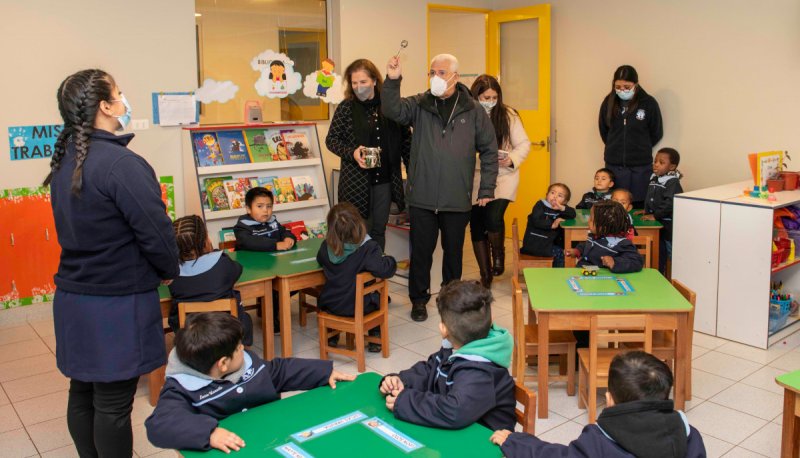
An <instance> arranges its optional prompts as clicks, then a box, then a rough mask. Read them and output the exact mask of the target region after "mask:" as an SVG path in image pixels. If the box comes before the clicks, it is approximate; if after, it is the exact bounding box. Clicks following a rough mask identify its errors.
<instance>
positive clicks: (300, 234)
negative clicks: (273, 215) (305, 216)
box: [283, 221, 308, 240]
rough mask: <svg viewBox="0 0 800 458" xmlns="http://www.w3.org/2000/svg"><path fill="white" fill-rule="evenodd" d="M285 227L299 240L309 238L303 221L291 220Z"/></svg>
mask: <svg viewBox="0 0 800 458" xmlns="http://www.w3.org/2000/svg"><path fill="white" fill-rule="evenodd" d="M283 227H285V228H286V229H288V230H289V231H290V232H291V233H292V235H294V237H295V238H296V239H297V240H308V231H307V230H306V224H305V223H304V222H303V221H289V222H288V223H284V225H283Z"/></svg>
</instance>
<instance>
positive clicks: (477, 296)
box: [380, 280, 516, 430]
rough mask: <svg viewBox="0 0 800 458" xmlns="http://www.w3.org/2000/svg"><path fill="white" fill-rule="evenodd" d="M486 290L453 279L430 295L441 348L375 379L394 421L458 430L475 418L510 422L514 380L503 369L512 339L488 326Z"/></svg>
mask: <svg viewBox="0 0 800 458" xmlns="http://www.w3.org/2000/svg"><path fill="white" fill-rule="evenodd" d="M492 301H493V298H492V293H491V292H490V291H489V290H487V289H486V288H484V287H482V286H481V285H479V284H477V283H475V282H466V281H461V280H454V281H452V282H450V283H448V284H447V285H445V286H444V287H443V288H442V290H441V291H440V292H439V295H438V297H437V298H436V305H437V307H438V309H439V315H440V316H441V317H442V322H441V323H439V332H441V334H442V339H444V340H443V341H442V348H441V349H440V350H439V351H438V352H436V353H434V354H432V355H431V356H430V357H428V361H420V362H418V363H417V364H415V365H413V366H412V367H411V368H410V369H407V370H404V371H401V372H400V373H399V374H389V375H387V376H385V377H384V378H383V380H381V383H380V392H381V393H382V394H383V395H384V396H386V407H387V408H388V409H389V410H391V411H393V412H394V416H395V417H396V418H399V419H400V420H404V421H408V422H411V423H415V424H418V425H423V426H432V427H435V428H444V429H461V428H466V427H467V426H469V425H471V424H472V423H475V422H476V421H477V422H478V423H480V424H482V425H483V426H486V427H487V428H490V429H493V430H494V429H501V428H502V429H513V428H514V425H515V424H516V417H515V416H514V408H515V406H516V400H515V399H514V380H513V379H512V378H511V375H510V374H509V373H508V366H509V365H510V363H511V353H512V351H513V348H514V341H513V339H512V337H511V334H509V333H508V331H507V330H505V329H503V328H500V327H498V326H494V325H492V311H491V304H492Z"/></svg>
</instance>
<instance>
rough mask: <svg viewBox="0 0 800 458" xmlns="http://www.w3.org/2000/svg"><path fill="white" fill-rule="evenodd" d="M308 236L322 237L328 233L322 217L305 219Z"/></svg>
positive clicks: (326, 224)
mask: <svg viewBox="0 0 800 458" xmlns="http://www.w3.org/2000/svg"><path fill="white" fill-rule="evenodd" d="M306 230H307V231H308V236H309V237H311V238H313V239H324V238H325V234H327V233H328V223H327V222H326V221H325V220H324V219H317V220H309V221H306Z"/></svg>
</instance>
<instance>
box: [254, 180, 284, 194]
mask: <svg viewBox="0 0 800 458" xmlns="http://www.w3.org/2000/svg"><path fill="white" fill-rule="evenodd" d="M277 178H278V177H255V178H251V179H250V187H251V188H255V187H259V186H260V187H262V188H267V189H268V190H269V191H270V192H272V193H273V194H275V180H276V179H277Z"/></svg>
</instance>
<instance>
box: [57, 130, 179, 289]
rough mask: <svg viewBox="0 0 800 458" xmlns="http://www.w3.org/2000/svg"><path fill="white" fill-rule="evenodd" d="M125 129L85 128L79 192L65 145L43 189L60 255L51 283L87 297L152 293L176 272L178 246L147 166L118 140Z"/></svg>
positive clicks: (70, 149) (70, 154) (72, 150)
mask: <svg viewBox="0 0 800 458" xmlns="http://www.w3.org/2000/svg"><path fill="white" fill-rule="evenodd" d="M132 138H133V134H127V135H120V136H117V135H114V134H112V133H110V132H106V131H103V130H96V131H94V132H93V133H92V135H91V137H90V143H89V154H88V155H87V156H86V160H85V162H84V164H83V187H82V189H81V194H80V196H76V195H74V194H73V193H72V191H71V187H72V173H73V171H74V170H75V146H74V144H73V143H71V142H70V143H69V144H68V145H67V151H66V153H65V155H64V157H63V159H62V160H61V168H59V170H58V171H56V173H55V174H54V175H53V180H52V182H51V183H50V194H51V199H52V207H53V218H54V219H55V224H56V232H57V233H58V243H59V245H61V261H60V262H59V264H58V272H57V273H56V275H55V284H56V286H57V287H58V289H61V290H63V291H69V292H71V293H78V294H88V295H95V296H125V295H129V294H135V293H142V292H146V291H152V290H155V289H156V288H158V285H159V283H160V282H161V280H162V279H171V278H175V277H176V276H177V275H178V264H179V261H178V246H177V244H176V243H175V232H174V230H173V229H172V222H171V221H170V219H169V217H168V216H167V213H166V207H165V206H164V202H163V201H162V200H161V187H160V185H159V184H158V180H157V179H156V174H155V172H154V171H153V168H152V167H150V165H149V164H148V163H147V161H145V160H144V159H143V158H141V157H140V156H139V155H137V154H136V153H134V152H133V151H131V150H129V149H128V148H127V147H126V146H127V144H128V143H129V142H130V141H131V139H132Z"/></svg>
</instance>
